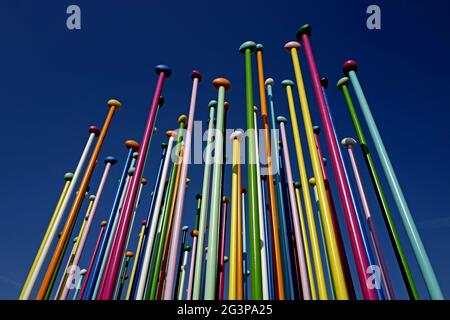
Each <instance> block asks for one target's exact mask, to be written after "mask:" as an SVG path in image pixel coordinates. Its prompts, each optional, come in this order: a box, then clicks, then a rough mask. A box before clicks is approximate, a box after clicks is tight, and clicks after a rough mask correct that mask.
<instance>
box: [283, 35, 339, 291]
mask: <svg viewBox="0 0 450 320" xmlns="http://www.w3.org/2000/svg"><path fill="white" fill-rule="evenodd" d="M297 45H298V43H297ZM285 48H290V50H291V54H292V56H293V57H294V54H295V57H297V51H296V50H297V46H296V45H295V43H294V44H291V43H288V44H286V45H285ZM297 82H298V80H297ZM281 84H282V85H283V86H284V87H285V89H286V95H287V99H288V105H289V113H290V117H291V122H292V132H293V134H294V143H295V151H296V156H297V165H298V171H299V173H300V182H301V184H302V186H308V177H307V171H306V165H305V159H304V156H303V149H302V142H301V139H300V133H299V129H298V123H297V113H296V111H295V105H294V98H293V94H292V87H293V85H294V83H293V82H292V81H291V80H283V82H282V83H281ZM299 92H300V90H299ZM302 93H303V92H302ZM300 101H301V103H300V105H301V109H302V110H301V111H302V115H303V122H304V124H305V130H306V137H307V142H308V149H309V153H310V156H311V163H312V167H313V171H314V176H316V175H317V176H318V177H320V180H321V181H322V183H323V177H322V172H321V171H320V163H319V161H320V160H319V158H318V155H317V149H316V146H315V143H314V134H313V129H312V123H311V116H310V113H309V107H308V105H307V101H306V98H303V94H302V95H301V99H300ZM305 101H306V102H305ZM323 187H324V186H323ZM324 188H325V187H324ZM302 193H303V201H304V203H305V212H306V219H307V221H308V229H309V238H310V241H311V251H312V256H313V260H314V270H315V274H316V280H317V289H318V292H319V298H320V299H321V300H327V299H328V293H327V287H326V283H325V275H324V271H323V265H322V257H321V254H320V246H319V240H318V236H317V228H316V222H315V219H314V212H313V207H312V201H311V194H310V192H309V188H308V187H303V188H302ZM321 199H322V200H323V201H320V204H321V207H322V208H323V209H324V210H326V211H323V210H321V212H323V214H324V219H323V220H324V221H326V226H327V230H328V232H327V238H326V239H327V241H328V242H329V247H330V249H329V251H327V253H328V255H329V256H330V257H331V258H330V260H333V263H334V270H335V277H336V278H335V281H336V282H339V283H340V281H341V280H343V279H342V278H341V276H342V266H341V261H340V257H339V255H337V250H338V248H337V243H336V235H335V233H334V229H333V228H332V227H331V217H330V210H329V206H328V201H327V200H326V198H325V197H322V198H321ZM341 291H342V296H343V297H346V295H347V290H346V287H345V283H341Z"/></svg>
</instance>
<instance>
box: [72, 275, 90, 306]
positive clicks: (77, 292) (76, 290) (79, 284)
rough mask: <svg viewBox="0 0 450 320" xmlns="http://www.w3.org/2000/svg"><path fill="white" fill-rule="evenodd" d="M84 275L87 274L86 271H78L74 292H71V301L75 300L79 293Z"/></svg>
mask: <svg viewBox="0 0 450 320" xmlns="http://www.w3.org/2000/svg"><path fill="white" fill-rule="evenodd" d="M86 273H87V270H86V269H81V270H80V276H79V279H78V282H77V285H76V287H75V290H74V291H73V296H72V300H77V297H78V294H79V293H80V289H81V284H82V283H83V279H84V276H85V275H86Z"/></svg>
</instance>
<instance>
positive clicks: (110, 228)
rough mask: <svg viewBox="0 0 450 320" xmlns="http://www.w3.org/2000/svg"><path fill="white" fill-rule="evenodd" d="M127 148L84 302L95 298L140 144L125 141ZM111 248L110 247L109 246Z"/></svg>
mask: <svg viewBox="0 0 450 320" xmlns="http://www.w3.org/2000/svg"><path fill="white" fill-rule="evenodd" d="M125 147H127V149H128V154H127V158H126V160H125V166H124V168H123V171H122V175H121V177H120V180H119V187H118V188H117V191H116V195H115V197H114V202H113V206H112V208H111V211H110V213H109V218H108V222H107V225H106V228H105V235H104V237H103V238H102V240H101V243H100V247H99V249H98V254H97V257H96V260H95V262H94V264H93V265H92V268H89V269H88V273H87V274H86V276H85V286H86V287H85V288H84V287H83V288H82V289H81V292H80V297H81V298H82V299H83V300H90V299H92V297H93V294H94V290H95V286H96V283H97V280H98V278H99V276H100V269H101V268H102V262H103V260H104V257H105V254H107V251H106V250H107V246H108V242H109V238H110V236H111V234H112V233H113V232H114V230H115V228H114V221H115V217H116V216H117V215H118V209H119V205H120V202H121V196H122V194H123V191H124V188H125V186H126V184H127V182H128V179H129V178H128V170H129V169H130V167H131V164H132V162H133V163H134V159H133V153H134V152H136V151H137V150H138V149H139V144H138V143H137V142H136V141H133V140H127V141H125ZM108 247H109V246H108Z"/></svg>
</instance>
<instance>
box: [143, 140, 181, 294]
mask: <svg viewBox="0 0 450 320" xmlns="http://www.w3.org/2000/svg"><path fill="white" fill-rule="evenodd" d="M181 133H182V132H181ZM166 136H167V137H168V138H169V142H168V143H167V151H166V155H165V158H164V165H163V170H162V173H161V180H160V181H159V186H158V192H157V196H156V202H155V207H154V208H153V217H152V222H151V224H150V229H149V230H148V231H147V232H148V237H147V241H146V242H147V243H146V245H145V253H144V258H143V260H142V266H141V273H140V275H139V282H138V286H137V290H136V295H135V299H136V300H142V299H143V297H144V290H145V284H146V282H147V278H148V277H149V271H150V270H149V268H150V262H151V257H152V252H153V249H154V243H155V235H156V229H157V227H158V221H160V220H161V219H159V217H160V211H161V206H162V204H163V198H164V194H165V185H166V180H167V173H168V171H169V165H170V162H171V156H172V147H173V143H174V140H175V138H176V137H177V133H176V131H167V132H166ZM180 139H181V138H180ZM180 147H181V143H180Z"/></svg>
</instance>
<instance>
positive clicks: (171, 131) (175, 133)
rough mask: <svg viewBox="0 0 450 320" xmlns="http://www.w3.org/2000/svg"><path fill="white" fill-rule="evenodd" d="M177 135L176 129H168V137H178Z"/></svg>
mask: <svg viewBox="0 0 450 320" xmlns="http://www.w3.org/2000/svg"><path fill="white" fill-rule="evenodd" d="M176 136H177V132H176V131H174V130H167V131H166V137H167V138H170V137H173V138H176Z"/></svg>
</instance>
